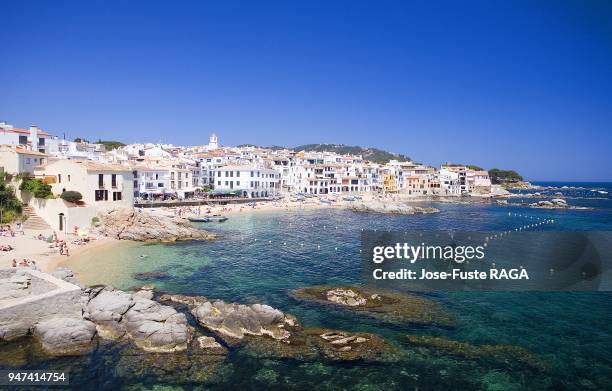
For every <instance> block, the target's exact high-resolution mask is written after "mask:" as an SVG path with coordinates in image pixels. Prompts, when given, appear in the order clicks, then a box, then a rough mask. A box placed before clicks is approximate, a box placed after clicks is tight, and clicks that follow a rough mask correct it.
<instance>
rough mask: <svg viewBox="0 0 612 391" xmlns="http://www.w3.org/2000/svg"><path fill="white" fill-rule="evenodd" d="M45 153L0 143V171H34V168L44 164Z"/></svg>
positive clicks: (17, 172) (13, 172) (12, 172)
mask: <svg viewBox="0 0 612 391" xmlns="http://www.w3.org/2000/svg"><path fill="white" fill-rule="evenodd" d="M46 161H47V155H45V154H44V153H41V152H38V151H32V150H30V149H26V148H22V147H21V146H17V147H15V146H13V145H0V172H7V173H9V174H19V173H22V172H29V173H30V174H32V173H34V168H35V167H36V166H39V165H41V164H45V163H46Z"/></svg>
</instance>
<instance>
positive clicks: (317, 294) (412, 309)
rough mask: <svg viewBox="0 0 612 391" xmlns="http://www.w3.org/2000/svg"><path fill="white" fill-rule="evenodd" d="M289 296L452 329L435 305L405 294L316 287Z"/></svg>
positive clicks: (427, 300)
mask: <svg viewBox="0 0 612 391" xmlns="http://www.w3.org/2000/svg"><path fill="white" fill-rule="evenodd" d="M291 295H292V296H293V297H294V298H296V299H298V300H304V301H312V302H316V303H321V304H330V305H335V306H338V307H343V308H346V309H349V310H351V311H356V312H362V313H365V314H368V315H371V316H374V317H377V318H382V319H384V320H387V321H391V322H400V323H404V322H405V323H415V324H430V325H437V326H442V327H451V326H453V325H454V321H453V319H452V317H451V316H450V315H449V314H448V313H446V311H444V309H443V308H442V307H441V306H440V305H439V304H437V303H436V302H434V301H432V300H430V299H427V298H425V297H423V296H418V295H414V294H409V293H395V292H387V291H383V290H379V289H374V288H369V287H365V286H327V285H318V286H311V287H306V288H300V289H296V290H294V291H292V292H291Z"/></svg>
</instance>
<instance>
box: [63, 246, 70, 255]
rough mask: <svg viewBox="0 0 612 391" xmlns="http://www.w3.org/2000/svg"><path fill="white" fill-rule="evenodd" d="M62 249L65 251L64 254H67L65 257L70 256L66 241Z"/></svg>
mask: <svg viewBox="0 0 612 391" xmlns="http://www.w3.org/2000/svg"><path fill="white" fill-rule="evenodd" d="M64 251H65V252H66V256H67V257H69V256H70V251H69V249H68V243H66V244H65V245H64Z"/></svg>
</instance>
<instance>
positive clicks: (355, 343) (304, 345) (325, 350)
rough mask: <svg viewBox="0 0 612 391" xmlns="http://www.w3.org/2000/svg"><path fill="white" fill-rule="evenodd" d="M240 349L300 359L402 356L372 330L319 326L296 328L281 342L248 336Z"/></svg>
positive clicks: (258, 354) (383, 359)
mask: <svg viewBox="0 0 612 391" xmlns="http://www.w3.org/2000/svg"><path fill="white" fill-rule="evenodd" d="M244 352H245V353H246V354H247V355H250V356H255V357H258V358H275V359H287V358H289V359H294V360H302V361H321V360H329V361H356V360H360V361H375V362H393V361H397V360H398V359H400V358H401V357H402V354H401V353H400V351H399V350H398V349H397V348H395V347H394V346H392V345H391V344H389V343H388V342H387V341H385V340H384V339H383V338H381V337H379V336H377V335H375V334H371V333H351V332H346V331H338V330H329V329H320V328H305V329H299V330H297V331H295V332H293V333H292V334H291V337H290V338H288V339H287V340H286V341H284V342H280V341H275V340H272V339H270V338H249V339H248V341H247V343H246V344H245V347H244Z"/></svg>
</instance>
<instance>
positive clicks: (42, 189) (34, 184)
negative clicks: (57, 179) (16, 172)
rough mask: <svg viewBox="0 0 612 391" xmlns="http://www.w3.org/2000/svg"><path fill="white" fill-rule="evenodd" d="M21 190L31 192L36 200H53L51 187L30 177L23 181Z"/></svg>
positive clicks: (20, 186)
mask: <svg viewBox="0 0 612 391" xmlns="http://www.w3.org/2000/svg"><path fill="white" fill-rule="evenodd" d="M19 190H21V191H27V192H30V194H32V195H33V196H34V197H35V198H53V192H52V191H51V186H50V185H48V184H46V183H44V182H43V181H41V180H40V179H36V178H32V177H30V176H28V177H24V178H23V179H22V181H21V185H19Z"/></svg>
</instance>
